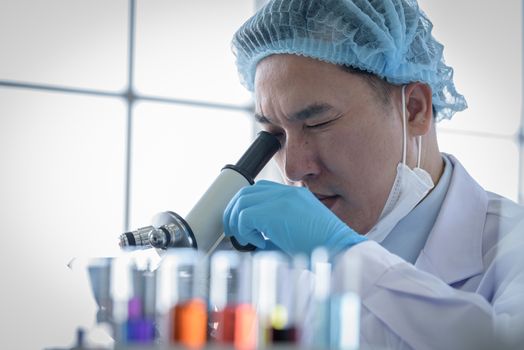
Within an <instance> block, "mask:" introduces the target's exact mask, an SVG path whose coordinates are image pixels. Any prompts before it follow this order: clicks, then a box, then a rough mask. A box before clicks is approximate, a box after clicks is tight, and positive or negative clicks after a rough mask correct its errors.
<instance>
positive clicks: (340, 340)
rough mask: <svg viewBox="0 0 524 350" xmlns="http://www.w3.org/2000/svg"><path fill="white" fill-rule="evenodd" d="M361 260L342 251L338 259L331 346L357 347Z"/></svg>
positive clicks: (333, 299) (334, 283) (334, 285)
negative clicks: (343, 253)
mask: <svg viewBox="0 0 524 350" xmlns="http://www.w3.org/2000/svg"><path fill="white" fill-rule="evenodd" d="M360 274H361V264H360V260H358V259H355V258H353V257H350V256H347V255H342V256H341V257H339V259H338V260H337V261H336V263H335V267H334V271H333V277H334V278H333V283H332V287H333V290H332V293H331V320H330V325H331V327H330V328H331V334H330V338H331V339H330V343H331V344H330V348H332V349H344V350H356V349H358V348H359V334H360V306H361V301H360Z"/></svg>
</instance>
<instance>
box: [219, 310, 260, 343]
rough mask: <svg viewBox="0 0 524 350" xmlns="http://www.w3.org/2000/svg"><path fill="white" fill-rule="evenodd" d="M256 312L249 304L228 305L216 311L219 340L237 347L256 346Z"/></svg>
mask: <svg viewBox="0 0 524 350" xmlns="http://www.w3.org/2000/svg"><path fill="white" fill-rule="evenodd" d="M256 320H257V318H256V312H255V309H254V308H253V307H252V306H251V305H249V304H240V305H228V306H226V307H225V308H224V309H223V310H222V311H218V312H217V313H216V322H217V323H218V328H217V340H218V342H220V343H223V344H233V345H234V347H235V348H236V349H246V350H247V349H254V348H255V347H256V331H257V328H256V325H257V323H256Z"/></svg>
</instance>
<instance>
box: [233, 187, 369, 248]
mask: <svg viewBox="0 0 524 350" xmlns="http://www.w3.org/2000/svg"><path fill="white" fill-rule="evenodd" d="M223 220H224V233H225V234H226V236H234V237H235V238H236V239H237V241H238V242H239V243H240V244H242V245H246V244H247V243H251V244H253V245H255V246H257V247H258V248H261V249H264V248H266V246H267V245H268V242H266V240H265V239H264V237H263V236H262V232H263V233H264V235H265V236H266V237H267V238H268V239H269V240H270V241H271V243H273V244H274V245H276V246H277V247H279V248H280V249H281V250H283V251H284V252H286V253H288V254H289V255H294V254H298V253H305V254H308V255H309V254H311V252H312V251H313V250H314V249H315V248H317V247H319V246H324V247H326V248H327V249H328V251H329V253H330V255H331V256H334V255H336V254H338V253H339V252H341V251H342V250H345V249H347V248H349V247H351V246H353V245H354V244H357V243H360V242H362V241H364V240H366V238H365V237H364V236H361V235H359V234H358V233H356V232H355V231H354V230H352V229H351V228H350V227H349V226H347V225H346V224H345V223H344V222H342V221H341V220H340V219H339V218H338V217H337V216H336V215H335V214H333V212H331V210H329V209H328V208H327V207H326V206H325V205H324V204H322V202H320V201H319V200H318V199H317V198H316V197H315V196H314V195H313V194H312V193H311V191H309V190H308V189H306V188H303V187H294V186H286V185H282V184H278V183H275V182H271V181H265V180H262V181H259V182H257V183H256V184H255V185H253V186H248V187H244V188H242V189H241V190H240V191H239V192H238V193H237V194H236V195H235V196H234V197H233V199H231V201H230V202H229V204H228V206H227V208H226V210H225V212H224V217H223ZM269 245H270V244H269Z"/></svg>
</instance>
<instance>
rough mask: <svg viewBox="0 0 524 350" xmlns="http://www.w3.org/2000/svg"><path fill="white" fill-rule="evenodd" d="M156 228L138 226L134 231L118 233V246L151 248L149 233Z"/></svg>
mask: <svg viewBox="0 0 524 350" xmlns="http://www.w3.org/2000/svg"><path fill="white" fill-rule="evenodd" d="M155 230H156V229H155V228H154V227H153V226H146V227H142V228H139V229H138V230H136V231H131V232H126V233H123V234H121V235H120V237H119V242H118V245H119V246H120V248H129V247H137V248H138V247H140V248H142V249H144V248H151V243H150V242H149V235H150V234H151V232H152V231H155Z"/></svg>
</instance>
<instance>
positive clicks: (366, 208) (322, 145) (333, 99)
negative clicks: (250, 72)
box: [255, 55, 402, 233]
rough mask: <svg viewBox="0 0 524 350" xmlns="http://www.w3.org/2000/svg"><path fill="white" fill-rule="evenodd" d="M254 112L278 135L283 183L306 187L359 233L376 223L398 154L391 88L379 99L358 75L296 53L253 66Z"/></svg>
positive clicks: (398, 132) (395, 93) (396, 113)
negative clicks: (388, 99) (386, 96)
mask: <svg viewBox="0 0 524 350" xmlns="http://www.w3.org/2000/svg"><path fill="white" fill-rule="evenodd" d="M255 97H256V118H257V120H258V121H259V122H260V123H261V126H262V128H263V129H264V130H266V131H269V132H271V133H273V134H275V135H277V136H278V137H279V138H280V141H281V143H282V148H281V149H280V150H279V151H278V153H277V154H276V156H275V159H276V161H277V164H278V166H279V168H280V170H281V172H282V174H283V176H284V178H285V180H286V182H287V183H288V184H292V185H298V186H305V187H307V188H309V190H311V191H312V192H313V193H314V194H315V195H316V196H317V198H318V199H319V200H320V201H322V203H324V205H326V206H327V207H328V208H330V209H331V210H332V211H333V212H334V213H335V214H336V215H337V216H338V217H339V218H340V219H341V220H343V221H344V222H345V223H347V224H348V225H349V226H350V227H352V228H353V229H354V230H356V231H357V232H359V233H366V232H367V231H369V230H370V229H371V228H372V227H373V225H374V224H375V223H376V221H377V219H378V216H379V215H380V213H381V211H382V208H383V206H384V203H385V201H386V199H387V197H388V195H389V192H390V189H391V186H392V184H393V180H394V178H395V175H396V167H397V164H398V163H399V161H400V160H401V154H402V124H401V114H400V113H401V105H400V102H399V101H400V98H399V94H398V91H397V90H394V91H393V93H392V96H391V102H390V103H387V104H386V103H385V102H384V101H383V99H380V98H379V97H378V96H377V94H376V93H375V92H374V91H373V88H372V87H371V85H370V84H369V83H368V82H367V81H366V80H365V79H364V78H363V77H362V76H360V75H358V74H351V73H348V72H344V71H342V70H341V69H340V68H339V67H337V66H335V65H333V64H329V63H325V62H320V61H317V60H314V59H310V58H306V57H301V56H295V55H273V56H269V57H267V58H265V59H263V60H262V61H261V62H260V63H259V64H258V66H257V70H256V76H255Z"/></svg>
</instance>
